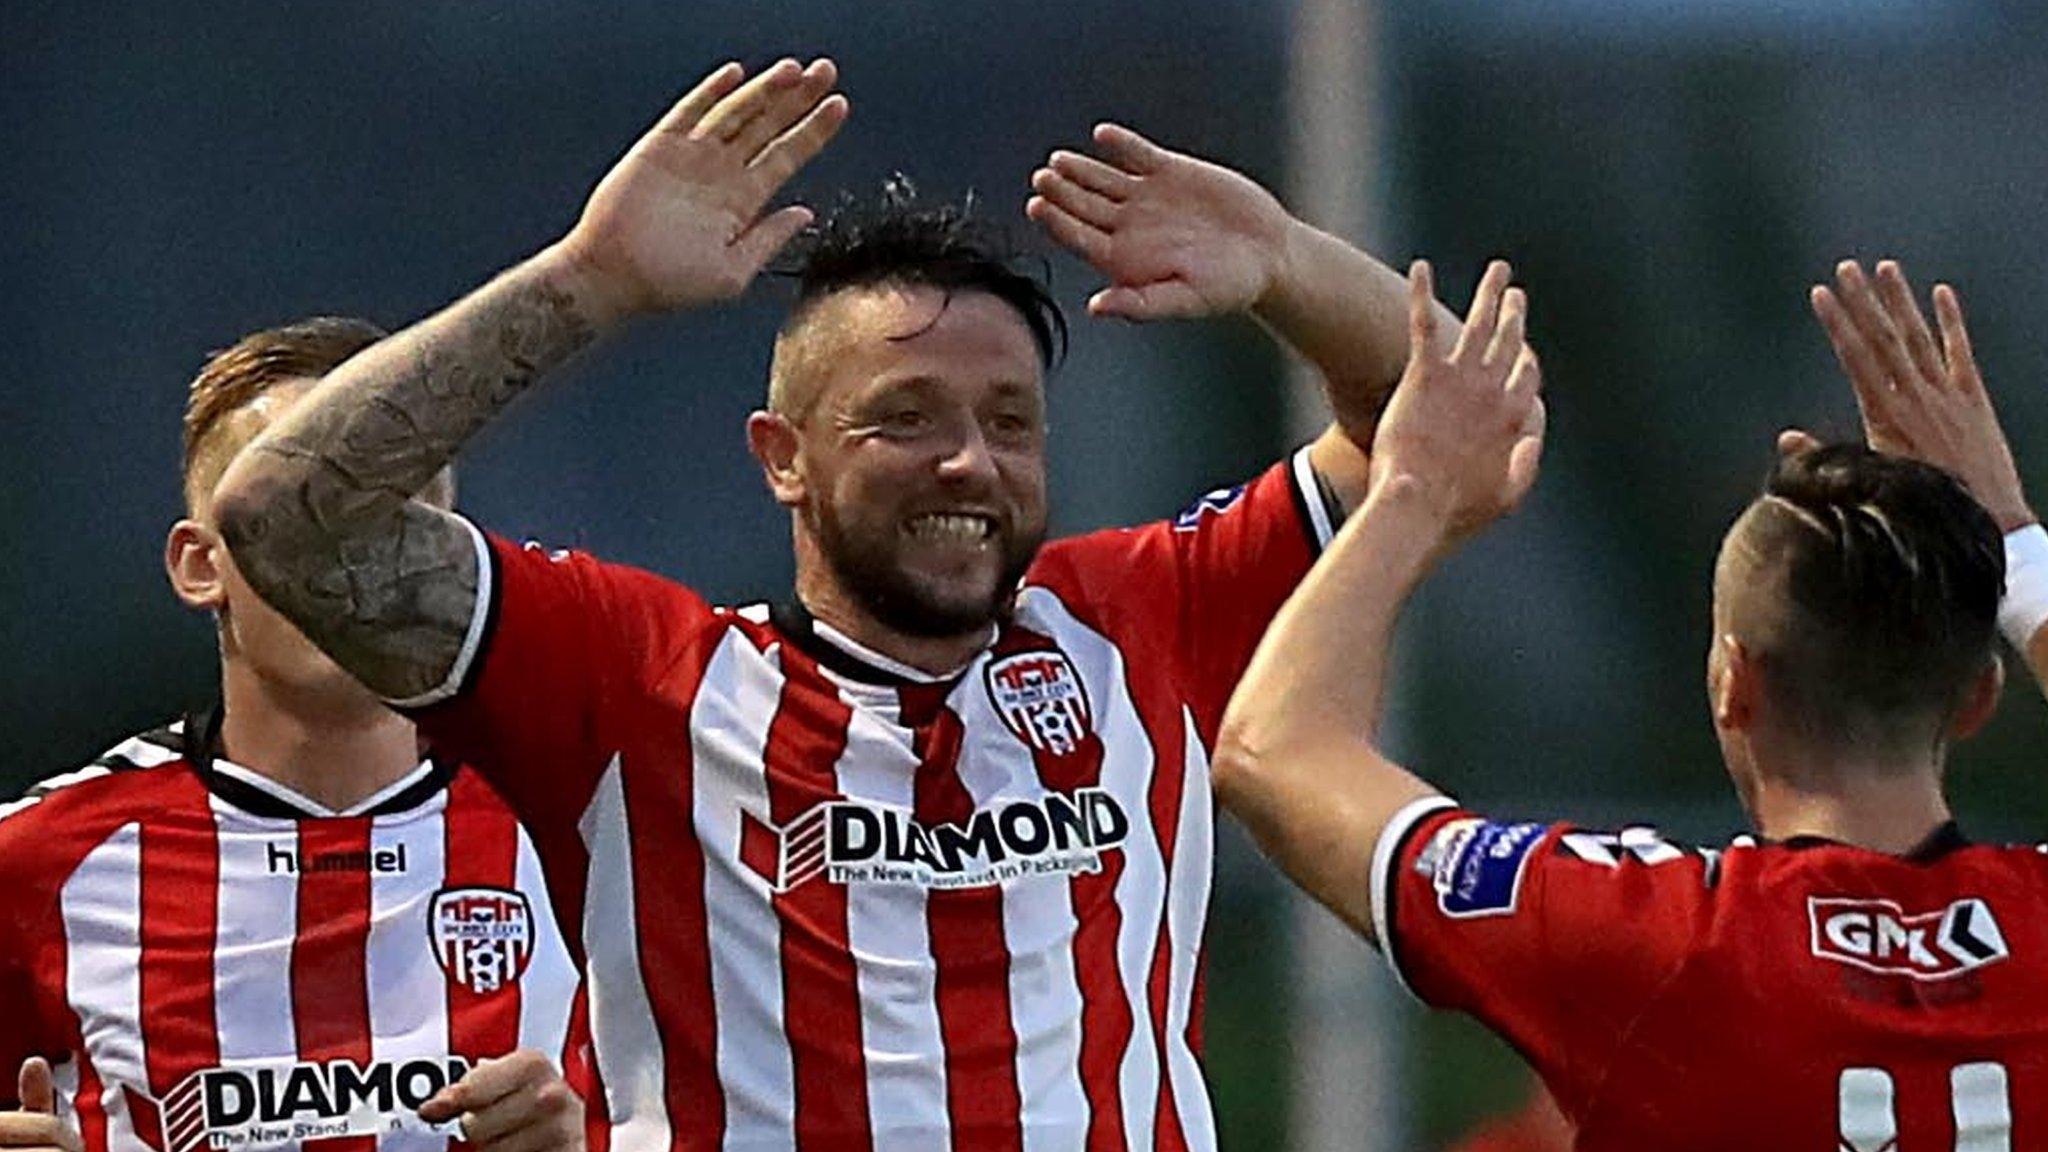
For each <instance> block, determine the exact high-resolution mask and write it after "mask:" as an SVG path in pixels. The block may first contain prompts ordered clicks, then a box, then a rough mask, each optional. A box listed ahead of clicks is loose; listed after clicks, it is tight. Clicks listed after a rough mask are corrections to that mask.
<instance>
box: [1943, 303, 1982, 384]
mask: <svg viewBox="0 0 2048 1152" xmlns="http://www.w3.org/2000/svg"><path fill="white" fill-rule="evenodd" d="M1934 322H1935V323H1937V324H1939V325H1941V350H1942V354H1943V355H1944V356H1945V357H1947V359H1948V372H1949V383H1950V384H1951V385H1954V386H1955V387H1958V388H1962V389H1965V390H1967V391H1970V392H1982V391H1983V390H1984V377H1983V375H1982V374H1981V373H1979V372H1978V371H1977V353H1976V352H1975V350H1973V349H1972V348H1971V347H1970V329H1969V327H1968V326H1967V325H1965V324H1964V323H1963V301H1962V299H1961V298H1960V297H1958V296H1957V295H1956V290H1955V289H1954V288H1951V287H1949V286H1948V285H1946V284H1936V285H1935V286H1934Z"/></svg>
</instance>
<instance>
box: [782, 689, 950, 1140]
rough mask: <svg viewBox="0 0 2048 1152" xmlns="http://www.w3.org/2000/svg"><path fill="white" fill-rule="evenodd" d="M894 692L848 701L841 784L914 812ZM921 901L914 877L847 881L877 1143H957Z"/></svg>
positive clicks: (912, 776)
mask: <svg viewBox="0 0 2048 1152" xmlns="http://www.w3.org/2000/svg"><path fill="white" fill-rule="evenodd" d="M841 695H842V698H846V694H845V693H842V694H841ZM895 695H896V694H895V693H894V692H893V691H892V692H889V693H888V694H887V696H888V700H889V705H888V706H885V707H882V708H879V709H876V708H871V707H870V706H869V705H868V704H867V703H865V702H861V701H857V700H855V701H850V702H852V703H853V705H854V708H853V720H852V722H851V723H850V724H848V725H847V730H846V751H845V752H844V753H842V754H841V755H840V757H839V764H838V769H837V771H838V781H839V791H840V792H841V793H842V794H844V795H846V796H848V797H850V798H853V799H856V800H862V801H865V802H867V803H869V804H876V805H887V806H888V807H891V808H895V809H897V810H899V811H909V810H910V809H911V808H912V807H913V806H914V805H915V804H916V800H917V788H916V774H917V757H916V756H915V755H913V754H912V752H911V747H910V741H911V735H910V732H909V731H908V730H907V729H904V728H901V727H898V726H896V724H895V719H896V717H895V714H894V708H893V703H894V700H895ZM827 882H828V881H825V880H823V879H819V880H813V881H811V883H814V884H818V883H827ZM925 903H926V902H925V890H924V889H923V888H920V887H917V886H916V885H913V884H849V885H847V888H846V940H847V946H848V948H849V950H851V951H852V953H853V969H854V981H855V983H856V985H857V986H858V987H859V989H860V1003H861V1054H862V1060H863V1063H865V1065H866V1067H867V1079H868V1118H869V1121H870V1124H871V1129H872V1132H873V1136H874V1146H875V1147H876V1148H878V1149H888V1148H947V1147H950V1146H951V1144H952V1128H951V1123H950V1118H949V1116H948V1115H947V1112H946V1062H945V1052H946V1046H945V1041H944V1039H943V1038H942V1037H943V1034H942V1033H941V1032H940V1030H939V994H938V984H937V980H936V978H935V977H936V975H937V970H936V968H935V967H934V965H933V964H932V947H931V926H930V924H929V923H928V922H927V920H926V918H925Z"/></svg>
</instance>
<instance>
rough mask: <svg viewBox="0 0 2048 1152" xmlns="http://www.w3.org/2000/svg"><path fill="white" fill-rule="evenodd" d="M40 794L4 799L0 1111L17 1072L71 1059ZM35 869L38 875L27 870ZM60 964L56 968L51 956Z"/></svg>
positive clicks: (59, 931)
mask: <svg viewBox="0 0 2048 1152" xmlns="http://www.w3.org/2000/svg"><path fill="white" fill-rule="evenodd" d="M37 803H38V802H37V801H36V800H35V799H29V800H24V801H15V802H13V803H11V804H8V805H5V806H0V861H4V862H5V863H4V865H0V1111H7V1110H12V1109H16V1108H19V1107H20V1106H21V1102H20V1100H18V1099H17V1098H16V1097H17V1096H18V1095H19V1091H20V1089H19V1088H18V1087H17V1082H16V1073H17V1072H18V1071H19V1070H20V1068H21V1063H22V1061H24V1060H26V1059H28V1058H29V1057H30V1056H42V1057H44V1058H46V1059H48V1060H49V1062H50V1064H51V1066H52V1067H57V1066H61V1065H62V1064H64V1063H65V1062H66V1061H67V1060H69V1059H71V1058H72V1054H71V1048H72V1045H73V1043H74V1040H75V1037H73V1036H71V1035H67V1030H66V1029H64V1028H63V1027H62V1025H61V1017H62V1012H63V1008H64V1005H63V1004H62V1003H61V1001H53V1000H52V999H51V996H50V993H55V994H57V995H59V996H61V994H62V968H61V960H60V959H59V957H58V953H57V951H56V945H57V943H58V942H59V941H61V940H62V939H63V928H62V925H61V924H59V923H58V921H57V916H56V911H57V909H56V892H55V890H54V888H53V886H52V882H51V881H50V880H49V879H48V878H47V877H46V876H44V875H41V873H43V872H44V871H45V870H48V869H49V865H50V860H49V856H50V852H49V851H48V846H49V845H50V843H51V842H52V838H51V835H50V832H49V830H48V829H47V828H45V827H42V826H41V825H39V824H38V822H37V821H36V819H35V818H34V816H33V815H31V811H32V810H33V808H34V807H36V806H37ZM31 870H33V871H34V872H35V873H37V874H36V875H24V874H23V873H25V872H30V871H31ZM53 961H55V962H56V964H57V965H58V966H57V967H56V970H55V971H52V962H53Z"/></svg>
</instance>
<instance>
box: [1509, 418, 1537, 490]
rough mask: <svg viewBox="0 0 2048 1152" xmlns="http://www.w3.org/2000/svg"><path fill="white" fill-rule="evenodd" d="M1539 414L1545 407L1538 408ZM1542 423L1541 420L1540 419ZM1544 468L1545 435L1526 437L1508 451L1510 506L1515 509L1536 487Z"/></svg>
mask: <svg viewBox="0 0 2048 1152" xmlns="http://www.w3.org/2000/svg"><path fill="white" fill-rule="evenodd" d="M1536 410H1537V412H1539V413H1540V412H1542V411H1543V406H1542V405H1541V404H1538V405H1537V406H1536ZM1539 423H1540V418H1539ZM1542 468H1543V433H1542V432H1541V431H1540V430H1539V431H1538V432H1536V433H1535V434H1534V435H1524V436H1523V437H1522V438H1521V439H1520V440H1517V441H1515V446H1514V447H1513V448H1511V449H1509V450H1508V506H1509V507H1511V508H1512V507H1514V506H1515V505H1518V504H1520V503H1521V502H1522V498H1523V497H1525V496H1527V495H1528V494H1529V489H1531V488H1533V487H1535V486H1536V475H1537V473H1538V472H1540V471H1541V470H1542Z"/></svg>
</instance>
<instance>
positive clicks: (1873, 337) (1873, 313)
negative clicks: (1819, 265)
mask: <svg viewBox="0 0 2048 1152" xmlns="http://www.w3.org/2000/svg"><path fill="white" fill-rule="evenodd" d="M1835 285H1836V287H1837V288H1838V289H1839V290H1840V298H1841V301H1842V304H1843V306H1844V307H1846V308H1847V310H1848V312H1849V317H1850V319H1852V320H1854V321H1855V322H1856V327H1857V329H1858V330H1859V331H1860V332H1861V333H1862V336H1863V339H1864V342H1865V343H1867V344H1868V345H1869V346H1870V349H1871V351H1872V352H1873V353H1875V354H1876V357H1877V361H1878V363H1880V364H1882V365H1883V366H1884V371H1885V372H1886V373H1887V374H1888V375H1889V376H1890V377H1891V380H1890V383H1891V385H1892V386H1894V387H1896V386H1899V385H1903V384H1907V383H1910V382H1911V381H1912V380H1913V379H1914V376H1915V373H1916V371H1917V370H1916V369H1915V368H1914V367H1913V357H1912V355H1911V354H1909V353H1908V352H1907V351H1906V338H1905V337H1904V336H1903V335H1901V334H1900V333H1899V330H1898V327H1897V326H1896V325H1894V324H1893V323H1892V319H1891V317H1890V316H1889V315H1888V314H1887V313H1886V312H1885V309H1884V306H1883V304H1882V303H1881V302H1880V301H1879V300H1878V298H1877V293H1876V291H1875V290H1874V289H1872V287H1871V284H1870V278H1869V277H1867V276H1865V275H1864V274H1863V266H1862V265H1860V264H1858V263H1856V262H1855V261H1854V260H1844V261H1842V262H1841V263H1840V264H1837V265H1836V266H1835Z"/></svg>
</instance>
